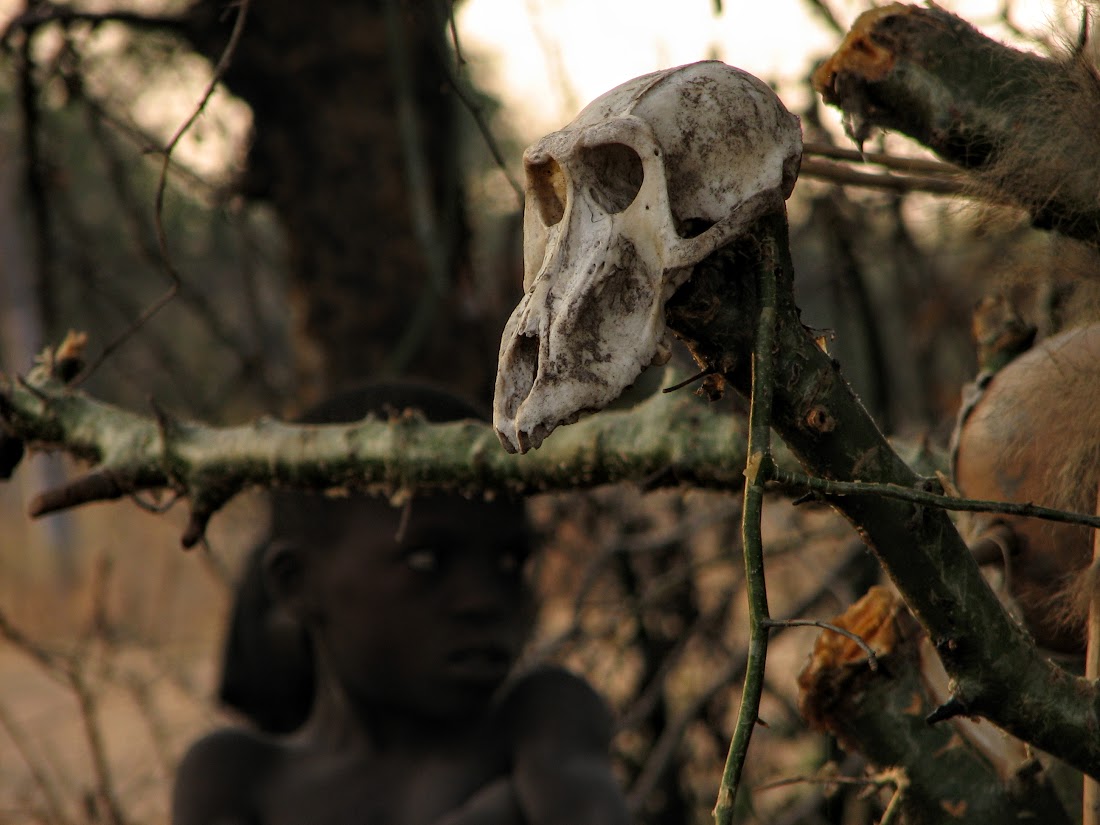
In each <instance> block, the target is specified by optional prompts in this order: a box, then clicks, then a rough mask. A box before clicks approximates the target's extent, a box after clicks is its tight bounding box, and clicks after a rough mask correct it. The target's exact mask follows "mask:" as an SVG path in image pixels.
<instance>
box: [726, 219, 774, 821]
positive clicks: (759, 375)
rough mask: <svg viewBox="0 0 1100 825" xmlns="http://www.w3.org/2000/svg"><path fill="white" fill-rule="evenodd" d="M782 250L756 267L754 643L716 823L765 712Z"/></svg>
mask: <svg viewBox="0 0 1100 825" xmlns="http://www.w3.org/2000/svg"><path fill="white" fill-rule="evenodd" d="M778 270H779V253H778V252H777V250H776V248H775V238H773V237H765V238H763V239H762V242H761V254H760V256H759V261H758V263H757V267H756V283H757V294H758V295H759V302H760V303H759V315H758V317H757V322H756V341H755V347H754V348H753V357H752V364H753V366H752V395H751V398H750V405H749V438H748V460H747V462H746V464H745V491H744V505H743V507H742V510H741V547H742V552H743V554H744V559H745V587H746V591H747V595H748V600H749V646H748V654H747V658H746V668H745V682H744V685H743V687H742V690H741V707H740V709H739V710H738V712H737V724H736V725H735V726H734V731H733V737H732V738H731V739H730V746H729V753H728V754H727V755H726V765H725V768H724V770H723V772H722V781H721V784H720V786H719V788H718V801H717V803H716V804H715V806H714V820H715V822H716V823H717V825H730V823H731V822H733V810H734V807H733V806H734V801H735V800H736V798H737V788H738V786H739V785H740V783H741V772H742V770H743V769H744V767H745V757H746V755H747V754H748V750H749V742H750V741H751V739H752V732H753V729H754V728H755V727H756V722H757V719H758V717H759V713H760V697H761V696H762V695H763V693H764V668H765V665H766V664H767V658H768V630H769V627H770V624H769V623H770V621H771V617H770V615H769V613H768V589H767V582H766V581H765V579H764V545H763V541H762V540H761V538H760V518H761V514H762V512H763V508H764V485H765V482H766V481H767V480H768V476H769V474H770V473H771V465H772V458H771V417H772V388H773V385H774V383H775V361H776V358H775V327H776V279H777V278H778V277H779V276H778Z"/></svg>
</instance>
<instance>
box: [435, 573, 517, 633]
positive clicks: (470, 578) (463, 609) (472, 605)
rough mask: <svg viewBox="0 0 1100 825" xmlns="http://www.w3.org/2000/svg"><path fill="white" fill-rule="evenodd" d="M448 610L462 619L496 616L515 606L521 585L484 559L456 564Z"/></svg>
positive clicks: (491, 617) (511, 609)
mask: <svg viewBox="0 0 1100 825" xmlns="http://www.w3.org/2000/svg"><path fill="white" fill-rule="evenodd" d="M458 567H459V568H460V570H457V571H456V576H455V581H454V582H453V583H452V584H453V591H452V596H451V600H450V601H451V609H452V610H453V612H454V613H455V614H456V615H458V616H462V617H465V618H479V619H498V618H501V617H503V616H505V615H507V614H508V613H509V612H511V611H513V610H515V609H516V605H517V604H518V602H519V599H520V596H521V585H520V584H519V583H517V581H516V580H515V577H512V576H507V575H504V574H503V573H502V572H501V571H500V570H498V569H497V568H496V566H495V565H494V564H490V563H488V562H479V563H474V562H472V561H471V563H469V564H461V565H458Z"/></svg>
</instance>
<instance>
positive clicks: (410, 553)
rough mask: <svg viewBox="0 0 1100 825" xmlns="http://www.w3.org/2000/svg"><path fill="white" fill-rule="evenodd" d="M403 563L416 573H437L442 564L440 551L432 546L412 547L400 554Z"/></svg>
mask: <svg viewBox="0 0 1100 825" xmlns="http://www.w3.org/2000/svg"><path fill="white" fill-rule="evenodd" d="M401 558H402V560H403V561H404V562H405V565H406V566H407V567H408V568H409V569H410V570H414V571H416V572H417V573H437V572H439V568H440V566H441V564H442V559H441V557H440V553H439V551H438V550H436V549H435V548H434V547H413V548H412V549H410V550H406V551H405V552H404V553H403V554H402V556H401Z"/></svg>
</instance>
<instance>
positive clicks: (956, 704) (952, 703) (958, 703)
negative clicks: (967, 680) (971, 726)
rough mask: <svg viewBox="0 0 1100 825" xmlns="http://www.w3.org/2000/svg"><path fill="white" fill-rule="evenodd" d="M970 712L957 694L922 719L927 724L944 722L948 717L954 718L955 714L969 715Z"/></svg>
mask: <svg viewBox="0 0 1100 825" xmlns="http://www.w3.org/2000/svg"><path fill="white" fill-rule="evenodd" d="M969 715H970V712H969V710H968V709H967V707H966V703H965V702H963V701H962V700H961V699H960V698H959V697H958V696H952V697H951V698H950V699H948V700H947V701H946V702H944V703H943V704H942V705H940V706H939V707H938V708H936V709H935V710H934V711H932V712H931V713H930V714H928V716H926V717H925V719H924V721H925V722H927V723H928V724H929V725H935V724H936V723H937V722H946V721H947V720H948V719H954V718H955V717H956V716H969Z"/></svg>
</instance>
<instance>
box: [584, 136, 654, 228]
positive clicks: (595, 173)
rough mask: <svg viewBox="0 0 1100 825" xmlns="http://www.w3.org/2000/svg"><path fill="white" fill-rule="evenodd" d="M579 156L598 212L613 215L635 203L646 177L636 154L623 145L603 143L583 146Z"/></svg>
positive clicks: (640, 160)
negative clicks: (599, 209) (601, 210)
mask: <svg viewBox="0 0 1100 825" xmlns="http://www.w3.org/2000/svg"><path fill="white" fill-rule="evenodd" d="M579 156H580V161H581V164H582V165H583V167H584V169H585V170H586V180H585V183H586V185H587V186H588V191H589V194H590V195H591V196H592V200H594V201H595V202H596V203H597V204H598V205H599V207H600V208H601V209H603V210H604V211H605V212H607V213H608V214H611V215H614V214H616V213H618V212H622V211H623V210H624V209H626V208H627V207H628V206H630V204H632V203H634V199H635V198H636V197H638V192H639V190H640V189H641V188H642V180H643V178H644V175H645V173H644V172H643V170H642V159H641V158H640V157H638V153H637V152H635V151H634V150H633V149H631V148H630V147H629V146H627V145H626V144H625V143H604V144H601V145H599V146H586V147H584V148H583V149H581V150H580V153H579Z"/></svg>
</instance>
